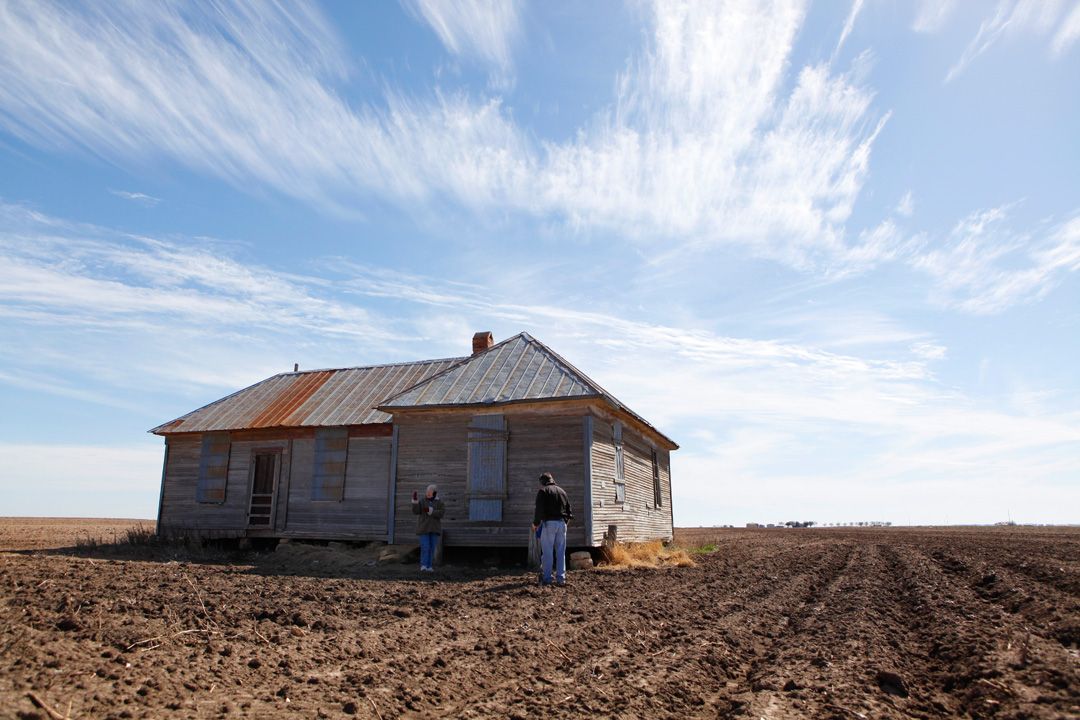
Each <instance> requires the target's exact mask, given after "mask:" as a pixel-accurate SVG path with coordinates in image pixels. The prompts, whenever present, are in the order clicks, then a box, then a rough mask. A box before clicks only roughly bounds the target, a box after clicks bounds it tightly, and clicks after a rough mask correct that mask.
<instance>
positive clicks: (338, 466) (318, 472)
mask: <svg viewBox="0 0 1080 720" xmlns="http://www.w3.org/2000/svg"><path fill="white" fill-rule="evenodd" d="M348 455H349V431H348V429H346V428H319V429H318V430H316V431H315V469H314V470H313V471H312V475H311V499H312V500H338V501H340V500H341V499H342V498H343V497H344V495H345V463H346V461H347V459H348Z"/></svg>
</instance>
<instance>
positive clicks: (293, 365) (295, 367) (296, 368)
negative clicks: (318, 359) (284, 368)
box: [292, 363, 300, 372]
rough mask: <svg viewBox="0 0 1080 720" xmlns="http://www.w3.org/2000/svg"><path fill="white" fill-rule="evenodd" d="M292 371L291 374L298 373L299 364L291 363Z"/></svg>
mask: <svg viewBox="0 0 1080 720" xmlns="http://www.w3.org/2000/svg"><path fill="white" fill-rule="evenodd" d="M292 371H293V372H300V363H293V364H292Z"/></svg>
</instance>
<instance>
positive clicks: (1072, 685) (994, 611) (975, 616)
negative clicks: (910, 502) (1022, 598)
mask: <svg viewBox="0 0 1080 720" xmlns="http://www.w3.org/2000/svg"><path fill="white" fill-rule="evenodd" d="M961 554H962V553H961ZM907 559H908V562H909V564H910V565H911V566H912V567H913V568H916V569H918V570H919V572H918V575H917V577H916V580H915V582H914V583H913V585H914V587H916V588H918V590H919V592H920V593H922V594H923V595H924V596H926V597H927V598H928V600H927V602H928V603H930V607H931V608H932V609H933V612H932V613H930V614H929V615H928V617H929V618H932V620H933V622H934V623H935V627H934V629H933V631H934V633H935V635H936V636H937V638H938V639H937V640H936V641H935V643H934V645H933V646H932V647H931V650H930V654H931V656H933V657H935V658H937V659H939V660H943V661H945V662H946V663H947V664H948V672H947V673H946V674H945V675H944V677H943V685H942V689H943V690H944V691H946V692H947V693H949V695H950V697H952V698H953V699H954V701H957V702H959V707H960V709H961V710H963V711H964V712H967V713H968V714H970V715H972V716H975V717H980V716H991V715H993V716H996V717H1010V718H1011V717H1016V718H1026V717H1036V716H1043V715H1044V714H1045V710H1046V709H1048V708H1054V707H1057V708H1062V709H1063V710H1064V708H1069V707H1071V708H1073V709H1074V711H1076V710H1080V673H1078V672H1077V670H1078V663H1077V662H1076V657H1075V656H1073V655H1071V654H1070V653H1069V652H1068V650H1066V649H1065V648H1064V647H1063V646H1062V645H1061V643H1059V642H1057V641H1056V640H1055V639H1053V638H1052V637H1048V636H1047V633H1046V631H1045V629H1044V628H1043V627H1042V626H1040V625H1039V624H1037V623H1032V622H1030V620H1029V618H1026V617H1024V616H1023V615H1022V614H1014V613H1012V612H1010V611H1009V609H1008V608H1006V607H1003V604H1002V603H1001V602H1000V600H1001V596H999V597H994V596H993V595H992V594H987V593H986V592H980V590H984V589H985V588H982V587H981V586H980V582H981V581H982V578H985V577H986V576H985V575H981V573H980V572H979V569H978V565H979V562H978V561H977V560H974V559H972V558H965V557H957V556H956V554H954V553H947V552H945V551H943V550H941V549H927V548H912V550H911V552H910V553H909V554H908V555H907ZM987 628H992V632H987ZM1051 714H1052V715H1056V714H1057V713H1054V712H1053V711H1051ZM1064 714H1067V713H1063V714H1062V715H1061V716H1064Z"/></svg>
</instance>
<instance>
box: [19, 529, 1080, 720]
mask: <svg viewBox="0 0 1080 720" xmlns="http://www.w3.org/2000/svg"><path fill="white" fill-rule="evenodd" d="M0 537H6V535H0ZM678 539H679V540H680V541H682V542H684V543H686V544H688V545H703V544H705V543H707V542H711V543H715V544H716V545H717V546H718V550H717V551H716V552H714V553H710V554H704V555H699V556H697V566H696V567H693V568H663V569H657V570H650V569H629V570H620V571H613V572H596V571H582V572H577V573H573V574H572V575H571V577H570V586H569V587H567V588H539V587H536V586H535V585H534V584H532V581H533V576H532V575H531V574H530V573H527V572H525V571H524V570H522V569H520V568H519V569H509V570H508V569H501V570H500V569H495V568H488V567H482V566H478V565H469V566H466V565H459V566H454V567H445V568H442V569H440V570H439V571H438V572H437V573H436V574H435V575H434V576H433V577H432V576H429V575H427V574H424V575H423V576H421V575H420V574H419V573H418V572H417V571H416V570H415V569H414V568H413V567H412V566H411V565H409V566H405V565H371V564H370V563H366V562H353V563H346V564H337V565H334V564H332V563H331V564H329V565H328V566H326V567H325V568H324V569H320V568H321V567H322V566H323V563H318V564H316V563H314V561H313V560H312V557H313V556H312V555H310V554H308V553H300V554H299V555H298V557H301V558H303V562H302V563H292V564H290V563H288V562H285V561H283V559H282V557H278V558H276V559H275V557H274V554H246V555H223V554H222V555H219V556H210V555H205V554H202V555H200V556H199V562H187V561H183V560H181V561H177V560H166V559H163V558H164V557H165V555H162V553H161V551H160V550H158V549H149V550H147V549H145V548H134V549H131V550H130V551H128V550H125V548H122V547H120V548H113V549H109V548H104V549H98V550H95V556H94V557H80V556H77V555H74V554H70V553H66V552H64V551H56V550H51V551H46V550H39V551H33V552H21V553H13V552H9V553H0V716H4V717H41V718H45V717H48V714H47V713H48V711H46V710H42V709H40V708H37V707H35V705H34V704H33V703H32V701H31V699H30V695H29V693H33V694H34V695H35V697H36V698H38V699H40V700H41V701H42V702H44V703H45V704H47V705H48V706H50V707H51V708H52V709H53V710H54V711H55V712H56V713H57V714H58V716H61V717H62V716H64V715H66V714H68V713H70V716H71V717H73V718H81V717H95V718H96V717H162V716H170V717H216V716H222V715H246V716H252V717H256V716H259V717H264V716H268V715H284V714H286V713H290V714H293V713H295V714H297V715H298V716H300V717H344V716H357V717H369V718H391V717H519V718H524V717H539V716H541V714H543V715H546V716H555V717H581V716H599V717H627V718H631V717H634V718H636V717H671V718H683V717H718V716H721V717H722V716H729V715H745V716H747V717H752V718H759V717H768V718H777V717H824V718H859V717H862V718H879V717H929V718H939V717H940V718H945V717H950V718H951V717H975V718H982V717H996V718H1032V717H1033V718H1062V717H1077V716H1080V657H1078V643H1080V600H1078V594H1080V530H1076V529H1073V530H1061V531H1055V530H1043V529H1028V528H1015V529H1009V530H996V529H985V530H954V529H948V530H897V529H890V530H886V529H882V530H877V529H874V530H871V529H865V530H839V529H835V530H834V529H828V530H774V531H769V530H760V531H749V530H694V531H679V533H678ZM330 551H331V549H327V550H326V552H330ZM140 553H142V554H143V555H144V556H152V555H156V556H157V557H158V558H159V559H157V560H153V561H148V560H138V559H125V558H134V557H138V556H140ZM147 553H149V555H147ZM357 557H360V556H359V555H358V556H357ZM342 568H347V569H346V570H344V571H343V570H342ZM170 711H171V712H170Z"/></svg>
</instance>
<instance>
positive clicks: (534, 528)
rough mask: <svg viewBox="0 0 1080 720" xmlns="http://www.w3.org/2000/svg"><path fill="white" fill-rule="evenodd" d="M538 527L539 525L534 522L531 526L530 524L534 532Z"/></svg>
mask: <svg viewBox="0 0 1080 720" xmlns="http://www.w3.org/2000/svg"><path fill="white" fill-rule="evenodd" d="M538 527H540V526H539V525H537V524H536V523H533V526H532V529H533V532H536V528H538Z"/></svg>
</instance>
